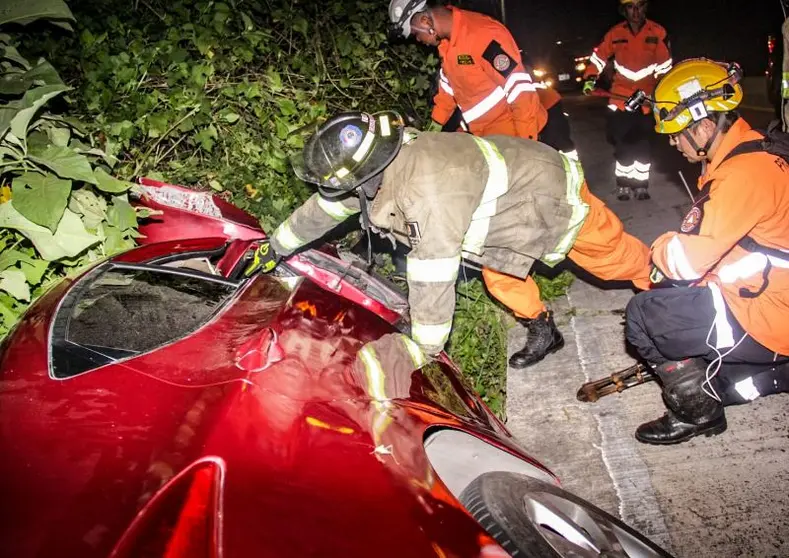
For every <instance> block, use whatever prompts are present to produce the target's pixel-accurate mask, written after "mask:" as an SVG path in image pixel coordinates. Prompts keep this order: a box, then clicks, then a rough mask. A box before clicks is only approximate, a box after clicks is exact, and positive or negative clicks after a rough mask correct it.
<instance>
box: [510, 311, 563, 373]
mask: <svg viewBox="0 0 789 558" xmlns="http://www.w3.org/2000/svg"><path fill="white" fill-rule="evenodd" d="M518 321H519V322H520V323H522V324H524V325H525V326H526V329H527V330H528V332H529V337H528V338H527V339H526V345H524V347H523V348H522V349H521V350H520V351H517V352H515V353H513V355H512V356H511V357H510V366H512V367H513V368H526V367H527V366H531V365H532V364H534V363H535V362H540V361H541V360H542V359H544V358H545V355H548V354H550V353H553V352H556V351H558V350H559V349H561V348H562V347H564V337H562V334H561V333H559V330H558V329H556V324H554V323H553V315H552V314H551V313H550V312H543V313H542V314H540V315H539V316H537V317H536V318H534V319H531V320H525V319H522V318H518Z"/></svg>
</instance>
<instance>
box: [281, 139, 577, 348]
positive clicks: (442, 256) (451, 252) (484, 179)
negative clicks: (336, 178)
mask: <svg viewBox="0 0 789 558" xmlns="http://www.w3.org/2000/svg"><path fill="white" fill-rule="evenodd" d="M582 184H583V174H582V171H581V167H580V165H579V164H578V163H577V162H574V161H571V160H569V159H567V158H566V157H564V156H563V155H561V154H560V153H559V152H557V151H555V150H553V149H551V148H550V147H547V146H545V145H543V144H541V143H537V142H535V141H531V140H525V139H521V138H515V137H508V136H490V137H487V138H484V139H483V138H479V137H476V136H472V135H469V134H450V133H426V132H419V133H417V132H415V131H412V130H407V132H406V139H405V141H404V145H403V148H402V149H401V151H400V153H399V154H398V155H397V157H396V158H395V160H394V161H393V162H392V164H391V165H389V167H387V169H386V170H385V171H384V176H383V183H382V185H381V188H380V189H379V191H378V193H377V195H376V196H375V199H373V200H372V201H371V203H370V221H371V223H372V225H373V226H374V227H375V229H376V232H380V233H382V234H392V235H394V237H395V238H396V239H397V240H398V241H400V242H402V243H404V244H406V245H407V246H410V247H411V252H410V253H409V254H408V259H407V279H408V287H409V304H410V317H411V332H412V337H413V339H414V340H415V341H416V342H417V343H418V344H419V345H420V346H421V347H422V348H423V349H424V350H425V352H427V353H428V354H436V353H437V352H439V351H440V350H441V349H442V348H443V346H444V344H445V343H446V341H447V338H448V337H449V333H450V330H451V326H452V316H453V313H454V309H455V281H456V279H457V275H458V269H459V267H460V261H461V257H462V258H467V259H469V260H472V261H475V262H477V263H479V264H482V265H484V266H486V267H489V268H492V269H495V270H497V271H501V272H503V273H507V274H510V275H514V276H517V277H526V275H527V274H528V273H529V269H530V268H531V265H532V263H533V262H534V261H535V260H538V259H539V260H542V261H544V262H545V263H548V264H549V265H552V264H555V263H557V262H559V261H560V260H562V259H563V258H564V256H565V254H566V253H567V252H568V251H569V250H570V248H571V247H572V244H573V242H574V241H575V237H576V235H577V234H578V231H579V230H580V228H581V225H582V224H583V221H584V219H585V217H586V214H587V212H588V206H587V205H586V204H584V203H583V202H582V201H581V199H580V197H579V191H580V188H581V185H582ZM356 213H359V200H358V198H357V197H356V195H355V194H350V195H348V196H347V197H345V198H342V199H339V200H328V199H326V198H323V197H322V196H320V194H317V193H316V194H314V195H313V196H312V197H311V198H310V199H308V200H307V201H306V202H305V203H304V205H302V206H301V207H299V208H298V209H297V210H296V211H295V212H294V213H293V214H292V215H291V216H290V217H288V219H287V220H285V222H283V223H282V224H281V225H280V226H279V227H278V228H277V230H276V231H275V233H274V235H273V237H272V240H271V241H272V245H273V247H274V249H275V250H276V251H277V253H279V254H282V255H288V254H290V253H292V252H293V251H295V250H297V249H298V248H301V247H302V246H304V245H306V244H308V243H309V242H311V241H313V240H316V239H318V238H320V237H321V236H323V235H324V234H325V233H326V232H328V231H329V230H330V229H332V228H333V227H334V226H336V225H337V224H338V223H339V222H340V221H343V220H345V219H346V218H348V217H350V216H351V215H354V214H356Z"/></svg>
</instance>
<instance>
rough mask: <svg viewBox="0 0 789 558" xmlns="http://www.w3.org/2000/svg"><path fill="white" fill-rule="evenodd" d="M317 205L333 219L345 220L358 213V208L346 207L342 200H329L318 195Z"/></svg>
mask: <svg viewBox="0 0 789 558" xmlns="http://www.w3.org/2000/svg"><path fill="white" fill-rule="evenodd" d="M318 207H320V208H321V209H322V210H323V212H324V213H326V214H327V215H328V216H329V217H331V218H332V219H334V220H335V221H345V219H347V218H348V217H350V216H351V215H355V214H357V213H359V210H358V209H355V208H353V207H348V206H346V205H344V204H343V203H342V202H338V201H329V200H327V199H326V198H324V197H323V196H318Z"/></svg>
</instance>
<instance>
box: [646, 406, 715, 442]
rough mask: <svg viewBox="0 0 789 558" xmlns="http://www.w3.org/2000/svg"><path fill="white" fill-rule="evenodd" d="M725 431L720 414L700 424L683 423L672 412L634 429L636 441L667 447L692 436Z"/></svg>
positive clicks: (708, 435) (713, 434) (712, 434)
mask: <svg viewBox="0 0 789 558" xmlns="http://www.w3.org/2000/svg"><path fill="white" fill-rule="evenodd" d="M725 430H726V416H725V415H724V414H723V407H721V412H720V414H719V415H718V416H717V418H714V419H712V420H710V421H707V422H704V423H702V424H693V423H692V422H683V421H682V420H681V419H680V418H679V417H677V415H675V414H674V413H673V412H672V411H670V410H669V411H667V412H666V414H665V415H663V416H662V417H660V418H659V419H655V420H653V421H650V422H645V423H644V424H642V425H641V426H639V427H638V428H637V429H636V440H638V441H639V442H642V443H644V444H655V445H668V444H679V443H681V442H686V441H687V440H690V439H691V438H693V437H694V436H700V435H702V434H704V435H705V436H707V437H710V436H715V435H717V434H720V433H722V432H723V431H725Z"/></svg>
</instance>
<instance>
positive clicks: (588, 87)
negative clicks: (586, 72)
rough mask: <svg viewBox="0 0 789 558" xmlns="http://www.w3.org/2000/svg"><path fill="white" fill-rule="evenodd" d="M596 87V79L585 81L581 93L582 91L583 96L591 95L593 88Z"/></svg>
mask: <svg viewBox="0 0 789 558" xmlns="http://www.w3.org/2000/svg"><path fill="white" fill-rule="evenodd" d="M596 85H597V80H596V79H594V78H591V79H587V80H586V81H585V82H584V86H583V89H581V91H583V94H584V95H589V94H591V93H592V91H594V88H595V86H596Z"/></svg>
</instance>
